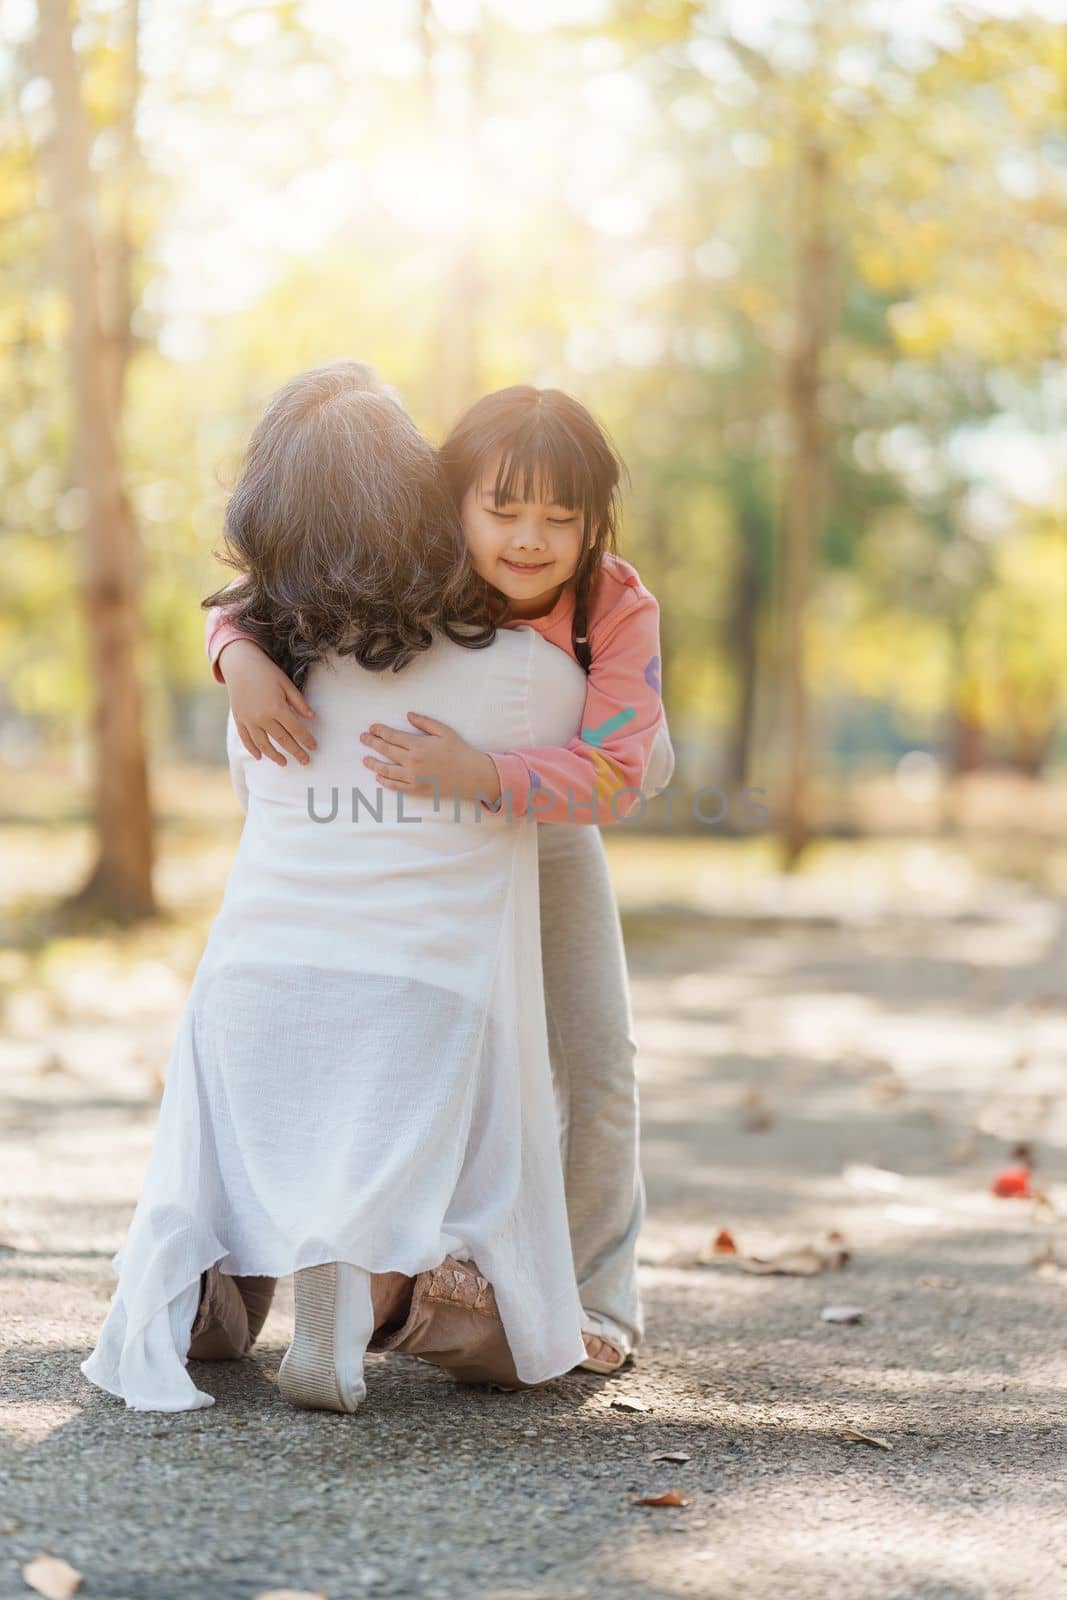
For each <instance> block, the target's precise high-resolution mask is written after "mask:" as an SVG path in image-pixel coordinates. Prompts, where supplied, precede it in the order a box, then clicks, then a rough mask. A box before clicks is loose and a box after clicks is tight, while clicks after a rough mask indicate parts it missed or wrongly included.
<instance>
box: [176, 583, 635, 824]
mask: <svg viewBox="0 0 1067 1600" xmlns="http://www.w3.org/2000/svg"><path fill="white" fill-rule="evenodd" d="M573 618H574V590H573V589H572V588H570V587H567V588H566V589H564V591H563V593H562V594H561V595H560V597H559V599H558V600H557V601H556V604H555V605H554V606H553V608H552V610H551V611H550V612H548V613H547V615H545V616H543V617H529V618H520V619H517V620H516V621H515V622H509V623H506V624H505V626H506V627H510V628H533V629H535V630H536V632H537V633H540V634H541V635H542V636H543V637H544V638H545V639H547V640H548V641H549V643H550V644H554V645H557V646H558V647H559V649H561V650H565V651H566V652H567V654H568V655H569V656H572V657H573V655H574V650H573V648H572V646H571V623H572V621H573ZM206 633H207V652H208V659H209V660H210V662H211V665H212V669H213V671H214V674H215V677H216V678H217V679H218V681H219V682H220V683H222V682H224V681H225V680H224V678H223V676H222V672H221V671H220V669H219V656H220V655H221V654H222V651H223V650H224V649H225V647H226V646H227V645H228V644H232V642H233V641H234V640H235V639H241V638H244V637H245V635H244V634H242V633H241V632H240V630H239V629H237V628H235V627H233V625H232V624H231V623H230V622H228V621H227V619H226V612H225V611H224V610H223V609H221V608H220V607H216V608H215V609H214V610H213V611H211V612H209V613H208V619H207V630H206ZM589 647H590V652H591V658H592V661H591V666H590V668H589V674H588V685H587V689H586V697H585V712H584V715H583V717H582V731H581V735H580V736H578V737H575V738H573V739H571V740H570V741H569V742H568V743H567V744H566V745H562V746H546V747H543V748H535V749H530V750H526V749H523V750H508V751H505V752H504V753H503V754H502V755H497V754H495V753H493V752H490V758H491V760H492V762H493V765H494V766H495V767H496V770H497V772H498V774H499V776H500V789H501V797H500V801H499V802H498V803H497V805H495V806H493V807H492V809H493V810H501V809H503V810H505V811H507V810H508V807H509V800H510V814H511V815H512V816H516V817H520V816H524V815H527V814H529V815H530V816H531V817H535V818H536V819H537V821H538V822H577V823H592V824H604V823H612V822H621V821H622V820H623V818H624V817H625V816H627V814H628V813H629V812H630V811H632V810H633V807H634V806H635V805H636V804H637V801H638V798H639V796H640V792H641V786H642V782H643V779H644V776H645V771H646V769H647V767H648V762H649V757H650V755H651V751H652V746H653V744H654V743H655V740H656V734H657V732H658V730H659V728H660V727H661V725H662V724H663V721H664V717H663V700H662V692H661V661H660V643H659V605H658V603H657V601H656V597H655V595H653V594H652V592H651V590H649V589H646V587H645V585H644V584H643V583H642V582H641V579H640V577H639V576H638V574H637V572H636V570H635V568H633V567H632V566H631V565H630V563H629V562H628V561H623V559H622V558H621V556H615V555H608V556H606V557H605V560H604V566H603V569H602V572H601V578H600V583H599V584H598V586H597V592H596V595H595V598H594V600H593V603H592V605H591V607H590V615H589ZM415 709H416V708H415V707H412V710H415Z"/></svg>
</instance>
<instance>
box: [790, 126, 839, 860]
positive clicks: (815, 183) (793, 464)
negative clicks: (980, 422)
mask: <svg viewBox="0 0 1067 1600" xmlns="http://www.w3.org/2000/svg"><path fill="white" fill-rule="evenodd" d="M794 177H795V186H794V195H793V217H792V232H793V262H794V287H793V307H792V334H791V342H790V349H789V353H788V356H787V358H786V368H785V422H786V461H785V472H784V476H783V485H782V492H783V499H782V517H781V523H782V535H783V550H782V562H783V609H784V627H783V635H784V637H783V650H784V662H783V667H784V673H783V676H784V683H783V691H784V693H783V698H784V703H785V716H786V761H785V784H784V792H783V797H782V813H781V845H782V859H783V865H784V866H785V867H786V869H787V870H791V869H792V868H793V867H794V866H795V865H796V864H797V862H798V861H799V859H800V857H801V855H802V854H803V852H804V850H805V849H806V847H807V845H808V843H809V842H810V838H811V818H810V803H811V802H810V785H811V760H812V756H811V701H810V690H809V685H808V661H807V613H808V606H809V603H810V599H811V589H812V575H813V569H814V565H815V561H816V557H817V553H818V540H819V532H820V529H821V526H822V516H823V507H824V502H825V495H826V477H827V470H826V467H827V461H826V456H827V443H826V437H825V429H824V426H823V422H822V418H821V416H820V413H819V385H820V381H821V377H822V363H823V359H824V355H825V349H826V344H827V341H828V339H829V334H830V310H829V308H830V294H831V271H832V266H833V260H832V248H831V243H830V231H829V187H830V171H829V160H828V157H827V153H826V150H825V149H824V148H823V146H822V145H821V144H820V142H819V140H818V137H817V135H816V133H815V131H814V129H813V128H812V127H811V126H810V125H809V124H807V123H806V122H805V121H803V120H801V122H800V125H799V128H798V131H797V135H796V166H795V174H794Z"/></svg>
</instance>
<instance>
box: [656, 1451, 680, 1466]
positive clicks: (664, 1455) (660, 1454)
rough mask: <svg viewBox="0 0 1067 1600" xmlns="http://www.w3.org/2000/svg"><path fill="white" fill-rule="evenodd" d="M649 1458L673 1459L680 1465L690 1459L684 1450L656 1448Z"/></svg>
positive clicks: (659, 1459) (658, 1459)
mask: <svg viewBox="0 0 1067 1600" xmlns="http://www.w3.org/2000/svg"><path fill="white" fill-rule="evenodd" d="M649 1460H650V1461H674V1462H676V1463H677V1464H678V1465H679V1466H681V1465H682V1464H683V1463H684V1462H686V1461H688V1460H690V1457H689V1456H687V1455H686V1453H685V1451H684V1450H657V1451H656V1453H655V1454H654V1455H652V1456H650V1457H649Z"/></svg>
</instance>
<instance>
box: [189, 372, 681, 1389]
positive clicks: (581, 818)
mask: <svg viewBox="0 0 1067 1600" xmlns="http://www.w3.org/2000/svg"><path fill="white" fill-rule="evenodd" d="M441 461H442V464H443V466H444V469H445V473H446V476H447V478H448V481H449V484H450V486H451V489H452V493H453V495H454V497H455V501H456V504H457V506H458V507H459V509H460V515H461V519H462V524H463V531H464V534H465V536H466V540H467V545H468V548H469V550H470V553H471V558H472V561H473V565H474V569H475V571H476V573H477V574H478V575H479V577H480V578H481V579H482V580H483V582H484V586H485V589H484V594H485V604H486V608H487V612H488V614H489V615H490V616H491V617H492V618H493V619H494V621H496V622H497V623H498V624H500V625H502V626H504V627H510V628H529V629H532V630H534V631H536V632H537V633H538V634H540V635H541V636H542V637H543V638H545V639H547V640H548V641H549V642H550V643H551V644H553V645H556V646H557V647H558V648H559V649H560V650H562V651H564V652H566V653H567V655H569V656H571V657H572V658H573V659H575V660H576V661H578V662H579V664H580V665H581V666H582V667H583V668H584V669H585V670H586V673H587V680H586V700H585V707H584V712H583V716H582V721H581V729H580V733H579V735H578V736H576V737H574V738H571V739H570V740H568V741H567V742H566V743H565V744H562V745H535V746H534V747H533V748H530V749H518V748H516V749H511V750H503V751H500V752H493V753H491V754H485V753H483V752H481V751H478V750H475V749H473V748H472V747H471V745H470V744H469V743H468V742H467V741H465V740H464V739H463V738H461V737H460V735H459V734H458V733H457V732H456V731H455V730H454V729H453V728H450V727H448V726H445V725H444V724H442V723H440V722H436V721H434V720H433V719H431V718H429V717H426V716H425V715H423V714H422V713H421V712H420V711H419V710H418V708H417V707H416V706H411V707H409V708H408V710H407V718H406V720H407V721H408V722H409V723H410V724H411V727H410V728H409V729H401V728H398V727H392V726H388V725H385V724H381V723H375V724H372V725H371V726H370V727H368V728H367V729H365V730H363V732H362V741H363V743H364V744H365V745H366V746H367V748H368V753H367V755H366V756H365V757H364V762H365V765H366V766H367V767H368V768H369V769H370V770H371V771H372V772H373V773H374V774H376V776H377V779H378V781H379V783H380V784H381V785H382V786H383V787H385V788H390V789H395V790H398V791H402V792H403V793H404V794H405V795H412V796H416V797H424V796H427V795H429V794H441V793H444V794H448V793H455V792H460V793H462V794H463V795H464V796H465V797H467V798H469V799H472V800H476V801H477V802H478V803H480V804H481V805H482V807H483V809H484V810H486V811H488V810H489V809H491V808H494V807H495V808H496V809H498V810H502V811H504V812H505V813H506V814H508V815H510V816H512V817H524V816H527V817H531V818H533V819H535V820H536V821H538V822H542V823H545V824H548V826H545V827H542V828H539V829H538V834H539V845H540V849H539V872H540V894H541V945H542V957H543V972H544V984H545V995H546V1010H547V1021H548V1029H549V1046H550V1051H551V1058H552V1069H553V1075H554V1078H555V1082H556V1088H557V1099H558V1103H559V1109H560V1115H561V1120H562V1123H563V1141H564V1142H563V1148H564V1175H565V1183H566V1191H567V1209H568V1216H569V1221H570V1229H571V1243H572V1249H573V1253H574V1261H575V1268H576V1272H577V1276H578V1285H579V1291H580V1294H581V1300H582V1306H583V1311H584V1324H583V1327H584V1334H585V1342H586V1349H587V1359H586V1361H585V1363H584V1365H586V1366H587V1367H589V1368H591V1369H592V1370H595V1371H600V1372H608V1371H614V1370H615V1369H616V1368H618V1367H619V1366H621V1365H622V1364H623V1363H624V1362H625V1361H626V1359H627V1358H628V1357H629V1355H630V1354H631V1352H632V1351H633V1350H634V1348H635V1347H636V1345H637V1343H638V1341H639V1340H640V1337H641V1333H642V1318H641V1309H640V1300H639V1295H638V1287H637V1276H636V1265H635V1247H636V1240H637V1234H638V1231H639V1229H640V1225H641V1221H642V1215H643V1205H644V1196H643V1189H642V1184H641V1178H640V1172H639V1167H638V1121H637V1091H636V1083H635V1076H634V1056H635V1040H634V1037H633V1027H632V1021H631V1015H630V1005H629V992H628V986H627V978H626V968H625V956H624V951H623V945H622V937H621V932H620V927H619V919H618V911H617V908H616V905H615V899H614V894H613V891H612V886H611V881H610V877H609V874H608V868H607V863H606V859H605V855H604V847H603V841H602V840H601V837H600V834H599V830H598V828H597V826H595V824H608V823H612V822H618V821H621V820H623V818H625V817H626V816H627V815H628V814H629V812H630V811H631V810H632V809H633V808H634V806H635V805H637V804H638V802H639V800H640V796H641V794H642V793H654V792H655V791H656V789H658V788H662V787H663V786H665V785H666V784H667V783H668V782H669V780H670V776H671V771H672V769H673V754H672V752H671V748H670V742H669V739H668V737H667V730H666V722H665V719H664V714H663V706H662V698H661V682H660V668H661V663H660V645H659V608H658V606H657V603H656V600H655V597H654V596H653V595H652V594H651V593H650V592H649V590H648V589H647V588H646V587H645V586H644V584H643V583H642V582H641V580H640V578H639V577H638V574H637V573H636V571H635V570H634V568H633V567H632V566H630V565H628V563H626V562H625V561H623V560H621V559H620V558H619V557H618V555H616V554H615V553H614V546H615V534H616V523H617V510H618V485H619V476H620V465H619V461H618V458H617V456H616V455H615V452H614V451H613V449H612V448H611V445H610V444H609V442H608V440H607V439H606V437H605V435H604V433H603V431H602V430H601V429H600V427H599V426H598V425H597V423H596V422H595V420H594V419H593V417H592V416H591V415H590V413H589V412H588V411H587V410H586V409H585V407H584V406H582V405H580V404H579V403H578V402H577V401H576V400H574V399H572V398H570V397H569V396H567V395H565V394H562V393H560V392H559V391H558V390H538V389H534V388H530V387H526V386H521V387H517V388H512V389H505V390H502V391H500V392H499V393H496V394H491V395H488V396H486V397H485V398H483V399H482V400H480V401H478V402H477V404H476V405H474V406H473V407H472V408H471V409H470V410H469V411H468V412H467V413H466V414H465V416H463V417H462V418H461V419H460V421H459V422H458V423H457V424H456V426H455V427H454V428H453V430H452V432H451V433H450V434H449V436H448V438H447V439H446V441H445V443H444V445H443V446H442V449H441ZM208 652H209V656H210V659H211V661H212V664H213V666H214V670H215V673H216V676H217V677H219V678H220V679H223V680H224V681H225V682H226V684H227V687H228V689H229V692H230V703H231V707H232V710H233V716H234V720H235V723H236V725H237V728H238V731H239V733H240V736H241V738H242V740H243V742H244V744H245V746H246V748H247V749H248V750H249V752H250V754H252V755H253V756H254V757H255V759H257V760H258V759H260V758H261V757H262V756H264V755H265V756H267V758H268V760H270V761H273V762H275V763H279V764H282V765H284V764H285V756H284V754H282V753H281V752H282V751H287V752H288V753H289V754H291V755H293V756H294V757H295V758H296V759H297V761H299V762H301V763H307V761H308V759H309V757H308V752H309V751H313V750H314V749H315V748H316V741H315V739H314V736H313V734H312V733H311V731H310V729H309V728H308V726H307V722H308V721H309V720H310V719H311V718H313V717H314V716H315V712H314V710H313V709H312V706H311V705H310V704H309V703H308V701H307V700H306V699H305V698H304V697H303V696H302V695H301V694H300V693H299V691H298V690H296V689H295V688H294V686H293V684H292V683H291V682H290V681H289V680H288V679H287V677H286V676H285V674H284V673H282V672H281V671H280V670H279V668H278V667H277V666H276V665H275V664H274V663H273V662H272V661H270V660H269V659H268V657H267V656H266V655H264V654H263V653H262V652H261V651H259V650H257V649H256V648H255V647H254V645H253V644H252V642H251V641H250V640H248V638H247V635H242V633H241V632H240V630H238V629H236V628H235V627H234V626H233V625H232V624H231V623H230V622H229V621H228V620H227V616H226V614H225V613H213V614H212V617H211V618H210V619H209V624H208ZM277 747H280V749H279V748H277Z"/></svg>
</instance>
